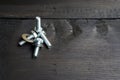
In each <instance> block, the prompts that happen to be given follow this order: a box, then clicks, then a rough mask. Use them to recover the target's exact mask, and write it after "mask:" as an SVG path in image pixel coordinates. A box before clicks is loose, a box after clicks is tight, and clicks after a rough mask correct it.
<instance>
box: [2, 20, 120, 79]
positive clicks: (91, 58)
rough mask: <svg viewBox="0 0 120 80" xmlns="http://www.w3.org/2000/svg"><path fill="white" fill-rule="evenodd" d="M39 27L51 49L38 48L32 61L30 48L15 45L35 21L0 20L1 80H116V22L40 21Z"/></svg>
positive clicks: (119, 63)
mask: <svg viewBox="0 0 120 80" xmlns="http://www.w3.org/2000/svg"><path fill="white" fill-rule="evenodd" d="M42 25H43V27H44V29H45V31H46V32H47V33H49V34H47V37H48V38H49V39H50V41H51V42H52V44H53V48H52V49H51V50H47V49H46V48H45V47H44V48H42V49H41V50H40V52H39V55H38V58H37V59H32V58H31V56H32V53H33V47H32V46H31V45H30V44H26V45H24V46H22V47H19V46H18V45H17V44H18V41H19V40H20V35H21V34H22V33H29V32H30V30H31V29H32V28H33V27H34V26H35V21H34V20H19V19H17V20H15V19H11V20H10V19H9V20H7V19H0V26H1V27H0V79H1V80H26V79H27V80H119V79H120V54H119V53H120V27H119V25H120V20H119V19H117V20H80V19H76V20H75V19H73V20H71V19H70V20H65V19H62V20H56V19H43V20H42ZM98 26H99V27H98ZM103 26H104V27H106V28H104V27H103ZM104 32H105V34H102V33H104Z"/></svg>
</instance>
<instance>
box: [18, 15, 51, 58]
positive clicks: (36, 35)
mask: <svg viewBox="0 0 120 80" xmlns="http://www.w3.org/2000/svg"><path fill="white" fill-rule="evenodd" d="M36 20H37V26H36V27H35V28H34V30H32V31H31V34H26V33H25V34H22V39H23V40H22V41H20V42H19V45H20V46H22V45H23V44H25V43H26V42H28V43H31V44H34V45H35V50H34V57H37V56H38V52H39V48H41V47H42V46H43V45H42V44H43V43H45V44H46V45H47V47H48V48H51V46H52V45H51V43H50V41H49V40H48V39H47V37H46V36H45V35H46V33H45V31H44V30H43V28H42V27H41V18H40V17H38V16H37V17H36Z"/></svg>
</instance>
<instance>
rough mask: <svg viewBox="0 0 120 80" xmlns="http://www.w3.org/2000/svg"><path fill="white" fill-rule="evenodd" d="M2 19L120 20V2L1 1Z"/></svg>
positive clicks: (82, 0)
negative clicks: (38, 17) (37, 16)
mask: <svg viewBox="0 0 120 80" xmlns="http://www.w3.org/2000/svg"><path fill="white" fill-rule="evenodd" d="M0 4H1V5H0V17H3V16H4V17H26V16H36V15H39V16H41V17H43V18H120V5H119V4H120V0H50V1H49V0H29V1H28V0H22V1H21V0H11V1H6V0H1V1H0Z"/></svg>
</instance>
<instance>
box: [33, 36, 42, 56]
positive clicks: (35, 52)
mask: <svg viewBox="0 0 120 80" xmlns="http://www.w3.org/2000/svg"><path fill="white" fill-rule="evenodd" d="M42 43H43V40H42V39H41V38H37V39H36V40H35V51H34V57H37V55H38V52H39V48H40V47H42Z"/></svg>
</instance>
